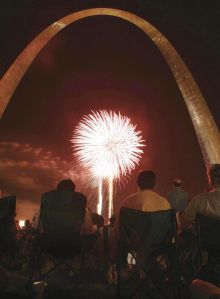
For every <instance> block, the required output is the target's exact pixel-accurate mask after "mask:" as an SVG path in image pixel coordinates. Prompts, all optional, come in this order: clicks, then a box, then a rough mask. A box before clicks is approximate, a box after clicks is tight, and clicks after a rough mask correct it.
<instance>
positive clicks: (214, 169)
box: [208, 163, 220, 184]
mask: <svg viewBox="0 0 220 299" xmlns="http://www.w3.org/2000/svg"><path fill="white" fill-rule="evenodd" d="M208 174H209V178H210V180H211V183H212V184H220V164H217V163H216V164H212V165H211V166H210V168H209V173H208Z"/></svg>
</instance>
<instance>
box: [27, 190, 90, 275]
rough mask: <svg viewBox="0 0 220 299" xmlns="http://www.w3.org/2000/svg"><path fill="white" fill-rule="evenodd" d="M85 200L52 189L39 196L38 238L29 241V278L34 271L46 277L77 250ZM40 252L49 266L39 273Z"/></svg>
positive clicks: (72, 193) (66, 192)
mask: <svg viewBox="0 0 220 299" xmlns="http://www.w3.org/2000/svg"><path fill="white" fill-rule="evenodd" d="M85 209H86V198H85V197H82V195H81V194H80V193H77V192H70V191H59V190H53V191H50V192H47V193H45V194H43V195H42V199H41V210H40V222H39V231H40V233H39V235H38V236H37V238H35V239H34V240H33V245H32V250H31V256H30V265H29V271H30V279H32V276H33V272H34V270H36V268H37V270H38V272H39V274H40V278H43V277H45V276H47V275H48V274H49V273H51V272H52V271H54V270H55V269H57V268H58V267H59V266H61V265H62V264H66V265H67V266H68V263H66V261H67V260H68V259H70V258H73V257H74V255H76V254H78V253H79V252H80V251H81V226H82V224H83V221H84V216H85ZM42 253H43V254H44V255H46V257H47V258H49V260H50V261H51V262H52V263H53V266H52V267H51V268H50V269H48V270H47V271H46V272H44V273H43V271H42V269H41V256H42Z"/></svg>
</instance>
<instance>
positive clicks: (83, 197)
mask: <svg viewBox="0 0 220 299" xmlns="http://www.w3.org/2000/svg"><path fill="white" fill-rule="evenodd" d="M73 194H74V196H76V197H78V198H82V199H87V197H86V196H85V194H83V193H81V192H74V193H73Z"/></svg>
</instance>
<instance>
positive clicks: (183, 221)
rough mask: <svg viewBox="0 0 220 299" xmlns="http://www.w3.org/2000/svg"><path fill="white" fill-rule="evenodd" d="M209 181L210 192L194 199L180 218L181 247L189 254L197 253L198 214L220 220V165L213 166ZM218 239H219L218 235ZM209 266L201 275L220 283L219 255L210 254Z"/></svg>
mask: <svg viewBox="0 0 220 299" xmlns="http://www.w3.org/2000/svg"><path fill="white" fill-rule="evenodd" d="M208 179H209V185H210V189H209V191H208V192H203V193H200V194H199V195H197V196H195V198H193V200H192V201H191V202H190V203H189V205H188V206H187V208H186V209H185V211H184V212H183V214H182V215H181V216H180V228H181V230H182V234H181V239H182V245H181V247H182V248H187V250H188V251H189V252H190V251H191V252H193V251H194V252H196V251H197V246H196V240H195V221H196V217H197V214H202V215H205V216H209V217H213V218H220V164H213V165H211V167H210V168H209V171H208ZM216 238H218V235H217V234H216ZM189 256H195V257H196V255H195V254H191V255H189ZM189 263H190V262H187V264H189ZM191 263H192V264H193V263H195V261H193V260H192V261H191ZM207 266H208V267H206V268H204V269H203V270H204V271H203V272H202V273H200V275H202V277H205V278H206V280H207V278H208V277H209V280H210V281H212V282H214V283H215V282H216V281H218V282H220V280H219V277H220V271H219V269H220V256H219V254H217V255H216V254H209V255H208V261H207ZM191 268H192V266H191ZM197 270H198V269H197ZM197 270H196V272H197ZM201 270H202V269H201Z"/></svg>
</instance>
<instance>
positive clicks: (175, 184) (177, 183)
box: [173, 179, 182, 187]
mask: <svg viewBox="0 0 220 299" xmlns="http://www.w3.org/2000/svg"><path fill="white" fill-rule="evenodd" d="M173 185H174V187H181V186H182V181H181V180H180V179H175V180H173Z"/></svg>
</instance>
